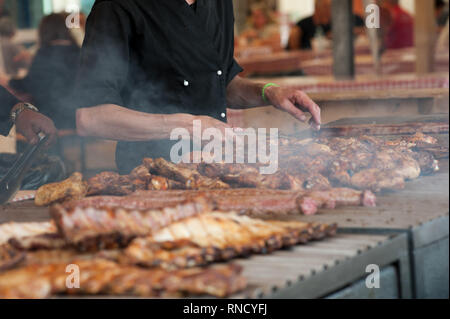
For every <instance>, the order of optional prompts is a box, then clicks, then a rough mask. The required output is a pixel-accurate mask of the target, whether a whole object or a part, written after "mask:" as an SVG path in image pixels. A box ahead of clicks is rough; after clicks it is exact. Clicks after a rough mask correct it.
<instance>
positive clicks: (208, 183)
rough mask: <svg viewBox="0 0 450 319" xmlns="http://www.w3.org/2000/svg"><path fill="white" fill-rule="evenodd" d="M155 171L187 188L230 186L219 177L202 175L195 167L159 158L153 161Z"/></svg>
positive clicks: (225, 187)
mask: <svg viewBox="0 0 450 319" xmlns="http://www.w3.org/2000/svg"><path fill="white" fill-rule="evenodd" d="M153 165H154V170H155V172H156V173H157V174H158V175H160V176H164V177H167V178H169V179H173V180H175V181H178V182H181V183H183V184H184V185H185V186H186V189H227V188H230V186H229V185H228V184H226V183H224V182H222V181H221V180H219V179H212V178H209V177H206V176H202V175H201V174H200V173H199V172H197V171H196V170H194V169H190V168H187V167H183V166H182V165H176V164H173V163H170V162H168V161H166V160H165V159H162V158H159V159H156V160H154V161H153Z"/></svg>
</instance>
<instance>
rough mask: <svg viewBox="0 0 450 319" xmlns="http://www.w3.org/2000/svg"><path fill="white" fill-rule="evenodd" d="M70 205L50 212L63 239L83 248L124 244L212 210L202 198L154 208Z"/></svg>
mask: <svg viewBox="0 0 450 319" xmlns="http://www.w3.org/2000/svg"><path fill="white" fill-rule="evenodd" d="M68 207H69V208H65V207H64V206H62V205H54V206H52V207H51V209H50V214H51V216H52V218H53V220H54V222H55V224H56V225H57V227H58V230H59V232H60V234H62V235H63V237H64V239H65V240H66V241H67V242H68V243H70V244H73V245H75V246H77V247H78V248H79V249H82V250H92V249H94V250H97V249H99V248H116V247H122V246H124V245H127V244H128V243H129V242H130V241H131V240H132V239H134V238H135V237H139V236H147V235H150V234H151V233H153V232H154V231H157V230H158V229H161V228H163V227H166V226H168V225H170V224H172V223H174V222H176V221H179V220H182V219H185V218H188V217H192V216H196V215H199V214H203V213H206V212H208V211H210V210H211V209H210V207H209V205H208V203H207V201H206V200H205V199H204V198H203V197H197V198H195V199H192V200H189V201H187V202H184V203H182V204H178V205H177V206H173V207H168V206H165V207H164V208H161V209H153V210H152V209H150V210H149V209H147V210H145V209H144V210H135V209H131V210H130V209H125V208H119V207H116V208H101V207H99V208H93V207H88V208H84V207H77V206H72V207H70V206H68Z"/></svg>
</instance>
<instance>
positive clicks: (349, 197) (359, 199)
mask: <svg viewBox="0 0 450 319" xmlns="http://www.w3.org/2000/svg"><path fill="white" fill-rule="evenodd" d="M298 201H299V206H300V208H301V211H302V212H303V214H305V215H313V214H315V213H317V211H318V210H319V209H320V208H328V209H335V208H336V207H344V206H346V207H348V206H364V207H375V206H376V197H375V195H374V194H373V193H372V192H370V191H364V192H359V191H356V190H353V189H348V188H334V189H332V190H328V191H317V192H311V193H309V194H307V195H305V196H302V197H300V198H299V199H298Z"/></svg>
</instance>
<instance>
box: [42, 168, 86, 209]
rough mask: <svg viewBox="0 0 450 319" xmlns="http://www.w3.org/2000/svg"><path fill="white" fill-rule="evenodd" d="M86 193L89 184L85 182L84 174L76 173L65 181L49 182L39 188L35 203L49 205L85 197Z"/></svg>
mask: <svg viewBox="0 0 450 319" xmlns="http://www.w3.org/2000/svg"><path fill="white" fill-rule="evenodd" d="M86 193H87V185H86V183H85V182H83V175H82V174H80V173H74V174H73V175H72V176H71V177H70V178H69V179H67V180H65V181H63V182H60V183H52V184H47V185H44V186H42V187H41V188H39V189H38V190H37V192H36V197H35V199H34V203H35V204H36V205H37V206H47V205H50V204H52V203H58V202H63V201H65V200H71V199H79V198H83V197H84V196H86Z"/></svg>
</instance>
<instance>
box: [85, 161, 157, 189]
mask: <svg viewBox="0 0 450 319" xmlns="http://www.w3.org/2000/svg"><path fill="white" fill-rule="evenodd" d="M138 169H140V167H139V168H138ZM147 173H148V171H147ZM134 174H140V173H139V172H138V171H136V172H134ZM132 177H136V178H135V179H133V178H132ZM141 178H142V179H141ZM147 178H150V177H148V176H147V175H142V176H138V175H124V176H121V175H119V174H117V173H114V172H103V173H100V174H98V175H96V176H94V177H92V178H91V179H89V181H88V186H89V188H88V195H89V196H94V195H114V196H124V195H129V194H131V193H133V192H135V191H137V190H145V189H147V183H148V181H147Z"/></svg>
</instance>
